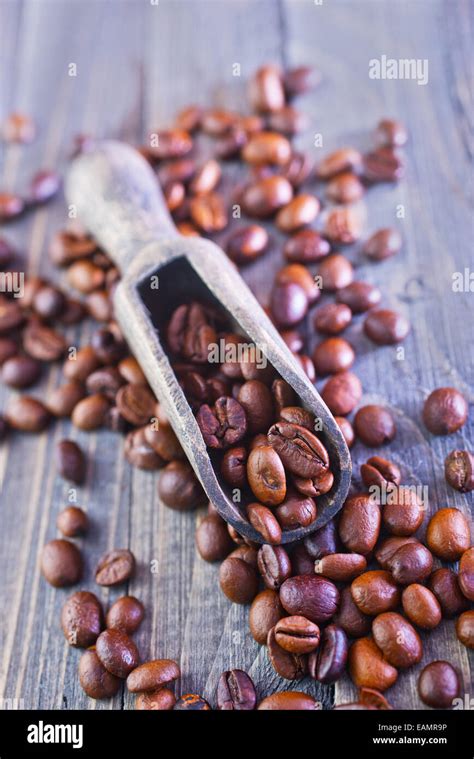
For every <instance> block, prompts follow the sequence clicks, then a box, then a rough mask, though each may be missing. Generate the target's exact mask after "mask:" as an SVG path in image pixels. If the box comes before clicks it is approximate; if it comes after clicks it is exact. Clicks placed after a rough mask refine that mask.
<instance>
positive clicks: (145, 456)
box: [106, 407, 165, 471]
mask: <svg viewBox="0 0 474 759" xmlns="http://www.w3.org/2000/svg"><path fill="white" fill-rule="evenodd" d="M115 408H116V407H115ZM110 410H112V409H110ZM116 412H117V413H118V415H119V419H120V420H121V421H123V423H124V424H126V423H127V422H126V420H125V419H124V418H123V417H122V415H121V414H120V411H119V409H118V408H116ZM106 423H107V420H106ZM109 423H110V420H109ZM148 429H149V427H148V426H145V427H140V428H139V429H137V430H132V431H131V432H129V433H128V435H127V437H126V438H125V445H124V449H123V452H124V454H125V458H126V459H127V461H128V462H129V463H130V464H131V465H132V466H135V467H137V468H138V469H146V470H148V471H154V470H156V469H161V467H162V466H164V464H165V461H164V459H162V458H161V456H159V455H158V454H157V453H156V451H155V450H154V449H153V448H152V447H151V445H150V444H149V442H148V440H147V434H146V433H147V430H148Z"/></svg>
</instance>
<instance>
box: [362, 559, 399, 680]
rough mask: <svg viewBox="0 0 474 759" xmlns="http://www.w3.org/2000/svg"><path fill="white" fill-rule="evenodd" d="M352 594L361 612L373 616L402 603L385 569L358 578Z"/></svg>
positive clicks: (391, 609) (372, 571)
mask: <svg viewBox="0 0 474 759" xmlns="http://www.w3.org/2000/svg"><path fill="white" fill-rule="evenodd" d="M351 593H352V598H353V600H354V602H355V604H356V605H357V606H358V608H359V609H360V611H361V612H362V613H363V614H369V615H371V616H376V615H377V614H382V613H383V612H385V611H393V610H394V609H396V608H397V606H398V604H399V603H400V589H399V588H398V586H397V584H396V583H395V581H394V579H393V577H392V575H391V574H390V572H386V571H385V570H383V569H373V570H371V571H370V572H364V574H362V575H359V577H356V579H355V580H353V582H352V585H351ZM369 687H370V686H369Z"/></svg>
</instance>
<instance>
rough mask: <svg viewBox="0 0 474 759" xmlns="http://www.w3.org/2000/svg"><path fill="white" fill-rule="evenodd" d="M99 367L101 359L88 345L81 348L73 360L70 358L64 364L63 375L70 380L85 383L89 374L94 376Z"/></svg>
mask: <svg viewBox="0 0 474 759" xmlns="http://www.w3.org/2000/svg"><path fill="white" fill-rule="evenodd" d="M98 366H99V359H98V358H97V356H96V354H95V352H94V350H93V348H91V346H90V345H86V346H84V347H83V348H80V349H79V350H78V351H77V353H75V354H74V357H73V358H72V357H71V358H68V360H67V361H66V362H65V363H64V366H63V374H64V376H65V377H66V379H68V380H76V381H77V382H85V381H86V379H87V377H88V376H89V374H92V372H94V371H95V370H96V369H97V368H98Z"/></svg>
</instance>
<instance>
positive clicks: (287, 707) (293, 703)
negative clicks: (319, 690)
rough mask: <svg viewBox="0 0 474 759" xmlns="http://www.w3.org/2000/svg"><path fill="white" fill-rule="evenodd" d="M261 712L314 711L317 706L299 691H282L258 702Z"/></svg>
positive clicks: (312, 699)
mask: <svg viewBox="0 0 474 759" xmlns="http://www.w3.org/2000/svg"><path fill="white" fill-rule="evenodd" d="M257 709H259V710H262V711H314V710H315V709H318V705H317V703H316V701H315V699H314V698H313V697H312V696H308V694H307V693H301V692H300V691H290V690H283V691H280V692H279V693H273V694H272V695H271V696H267V697H266V698H264V699H263V701H260V703H259V705H258V707H257Z"/></svg>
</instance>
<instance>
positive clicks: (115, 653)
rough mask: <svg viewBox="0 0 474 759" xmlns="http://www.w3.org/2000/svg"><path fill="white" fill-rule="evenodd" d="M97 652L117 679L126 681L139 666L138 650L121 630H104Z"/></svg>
mask: <svg viewBox="0 0 474 759" xmlns="http://www.w3.org/2000/svg"><path fill="white" fill-rule="evenodd" d="M96 652H97V656H98V657H99V659H100V662H101V664H103V666H104V667H105V669H106V670H107V672H110V673H111V674H112V675H115V677H120V678H122V679H125V678H126V677H127V675H129V674H130V672H131V671H132V670H134V669H135V668H136V667H137V666H138V662H139V655H138V649H137V647H136V645H135V643H134V642H133V640H132V639H131V638H130V637H129V636H128V635H127V634H126V633H124V632H122V631H121V630H104V632H102V633H101V634H100V635H99V637H98V638H97V641H96ZM129 690H130V688H129ZM143 690H145V688H144V689H143Z"/></svg>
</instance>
